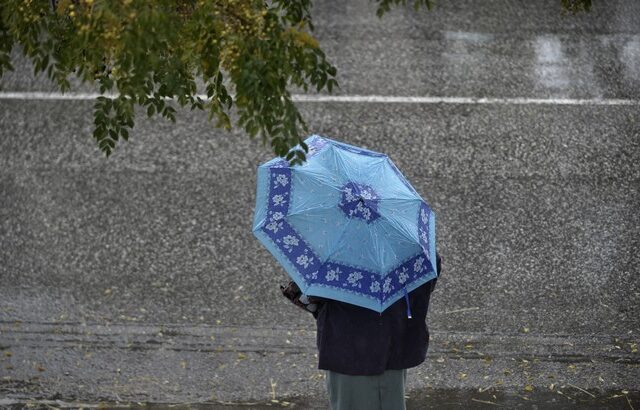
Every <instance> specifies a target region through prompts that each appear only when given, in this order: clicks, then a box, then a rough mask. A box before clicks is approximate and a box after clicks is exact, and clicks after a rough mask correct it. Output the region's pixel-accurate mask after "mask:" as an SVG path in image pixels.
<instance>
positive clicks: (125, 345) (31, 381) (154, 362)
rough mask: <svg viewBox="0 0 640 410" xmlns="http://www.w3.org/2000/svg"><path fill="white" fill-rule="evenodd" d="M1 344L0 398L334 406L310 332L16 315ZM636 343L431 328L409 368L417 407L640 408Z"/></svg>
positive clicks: (2, 326)
mask: <svg viewBox="0 0 640 410" xmlns="http://www.w3.org/2000/svg"><path fill="white" fill-rule="evenodd" d="M0 346H1V347H2V352H3V355H2V374H3V376H2V380H1V381H0V392H2V396H3V397H4V401H3V402H0V405H3V404H4V405H8V404H11V403H22V404H26V403H27V402H29V401H31V400H35V401H36V402H38V403H41V404H44V403H48V404H51V405H53V406H57V407H64V406H65V405H64V403H67V405H70V406H71V404H70V403H72V402H73V401H74V400H78V401H79V402H81V403H85V404H91V403H93V404H98V403H101V402H108V403H111V404H110V405H109V407H111V406H112V405H114V403H118V402H119V403H120V404H122V403H133V404H135V403H147V404H149V405H150V404H153V405H154V406H153V407H151V408H163V407H162V406H165V407H164V408H169V407H168V406H169V405H170V404H171V403H181V404H182V405H188V404H189V405H191V406H192V408H198V407H197V406H196V405H197V404H198V403H200V404H201V405H202V406H204V405H205V404H206V405H207V406H213V405H216V406H231V407H238V408H247V407H249V408H273V407H297V408H326V406H327V402H326V392H325V390H324V375H323V372H322V371H319V370H318V369H317V368H316V364H317V362H316V360H317V359H316V357H315V352H316V350H315V332H314V331H310V330H309V329H298V330H295V331H290V330H288V329H286V328H282V327H262V328H259V327H240V326H177V325H150V324H131V323H113V324H109V325H98V324H81V323H68V322H67V323H65V322H61V323H25V322H19V321H16V322H13V323H10V322H3V323H0ZM634 349H635V350H637V348H636V347H634V345H633V343H632V342H630V341H629V340H627V339H625V338H624V337H623V336H620V337H618V338H613V339H612V338H610V337H581V338H574V337H572V336H570V335H530V334H526V333H521V334H495V333H494V334H486V333H484V334H483V333H457V332H439V331H433V332H432V335H431V342H430V348H429V354H428V357H427V361H426V362H425V363H424V364H423V365H421V366H418V367H416V368H413V369H410V372H409V378H408V385H407V396H408V404H409V406H410V407H412V408H425V407H424V406H425V405H428V404H429V403H450V404H451V406H454V407H455V405H456V404H457V405H462V404H464V406H465V407H467V406H469V405H473V404H474V403H476V404H477V405H478V406H479V407H478V408H481V407H482V406H486V405H488V404H487V403H485V402H492V403H494V404H500V405H502V406H506V407H511V404H513V405H516V404H524V405H525V406H529V405H532V404H534V403H547V405H551V404H554V405H555V404H558V405H565V406H566V405H568V404H573V405H577V404H579V405H580V407H581V408H588V406H589V405H592V406H593V408H601V407H602V406H603V405H611V406H613V407H612V408H620V407H616V406H622V405H623V404H624V402H626V397H625V396H628V398H629V400H630V402H629V404H630V405H631V404H634V405H637V404H638V392H640V379H639V378H638V377H637V374H638V373H637V372H638V370H637V369H638V367H639V364H640V360H639V359H640V358H639V356H638V354H637V351H634ZM478 386H480V387H478ZM624 391H626V392H627V393H625V392H624ZM55 399H61V401H62V402H61V403H57V404H54V402H48V401H47V400H55ZM509 403H511V404H509ZM156 406H158V407H156ZM193 406H196V407H193ZM203 408H204V407H203ZM209 408H211V407H209ZM213 408H216V407H213ZM220 408H222V407H220ZM434 408H435V407H434ZM437 408H442V407H440V406H437ZM629 408H631V407H629Z"/></svg>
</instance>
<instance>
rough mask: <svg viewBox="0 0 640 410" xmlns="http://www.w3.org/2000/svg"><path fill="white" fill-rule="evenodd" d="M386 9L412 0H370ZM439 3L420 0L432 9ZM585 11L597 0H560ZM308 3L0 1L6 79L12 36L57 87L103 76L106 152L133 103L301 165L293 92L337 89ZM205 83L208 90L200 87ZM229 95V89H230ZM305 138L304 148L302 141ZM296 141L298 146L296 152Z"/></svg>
mask: <svg viewBox="0 0 640 410" xmlns="http://www.w3.org/2000/svg"><path fill="white" fill-rule="evenodd" d="M371 1H373V2H374V3H375V4H376V5H377V11H376V13H377V15H378V16H379V17H382V16H383V15H384V14H385V13H386V12H387V11H389V10H390V8H391V7H392V6H396V5H406V3H407V1H406V0H371ZM432 3H433V0H413V5H414V7H415V8H416V9H418V8H420V7H421V6H425V7H427V8H428V9H431V7H432V5H433V4H432ZM562 4H563V5H564V7H565V8H566V9H568V10H572V11H574V12H576V11H579V10H581V9H584V10H589V8H590V6H591V0H562ZM311 5H312V0H269V1H264V0H154V1H141V0H49V1H45V0H3V1H2V2H0V77H1V76H2V74H3V73H4V72H5V71H6V70H12V69H13V67H12V65H11V61H10V55H11V51H12V49H13V46H14V45H15V44H19V45H20V46H21V51H22V53H24V54H25V55H26V56H27V57H28V58H30V59H31V61H32V62H33V66H34V72H35V74H37V73H39V72H46V74H47V76H48V77H49V78H50V79H51V80H52V81H54V83H55V84H57V85H58V87H59V88H60V90H61V91H62V92H65V91H68V90H69V89H70V83H69V80H68V77H69V76H70V75H71V74H75V75H76V76H77V77H78V78H79V79H80V80H81V81H82V82H85V83H87V82H88V83H91V84H96V85H97V86H98V88H99V90H100V93H101V94H103V95H102V96H100V97H98V98H97V99H96V102H95V105H94V125H95V127H94V131H93V137H94V138H95V140H96V142H97V144H98V146H99V148H100V149H101V150H102V151H103V152H104V154H105V155H106V156H107V157H108V156H109V155H110V154H111V153H112V152H113V151H114V149H115V147H116V142H117V141H118V140H119V139H120V138H122V139H124V140H128V138H129V131H130V130H132V129H133V127H134V121H135V115H134V108H135V107H136V106H140V107H143V108H144V109H146V112H147V115H148V116H149V117H152V116H154V115H160V116H162V117H164V118H167V119H169V120H171V121H174V122H175V113H176V110H175V109H174V108H173V107H172V106H171V105H168V104H166V102H165V101H166V100H168V99H175V100H176V101H177V102H178V104H179V105H180V106H182V107H184V106H187V105H188V106H190V108H191V110H193V109H196V108H197V109H200V110H204V111H207V112H208V116H209V119H210V120H212V119H214V118H215V120H216V126H217V127H222V128H224V129H227V130H229V129H231V127H232V124H231V119H230V112H231V110H232V108H234V107H235V110H236V112H237V114H238V119H237V124H236V125H237V126H238V127H241V128H242V129H244V130H245V131H246V132H247V134H249V136H251V138H255V137H256V136H258V135H259V136H260V137H261V139H262V142H263V144H266V143H267V142H269V143H270V145H271V147H272V149H273V151H274V152H275V153H276V154H277V155H279V156H282V157H285V158H286V159H287V160H289V162H290V163H291V164H296V163H302V162H303V161H304V160H305V153H306V152H308V148H307V147H306V145H305V144H304V143H303V141H302V136H303V135H306V133H307V132H308V129H307V125H306V123H305V121H304V119H303V118H302V116H301V115H300V113H299V112H298V110H297V109H296V107H295V105H294V104H293V102H292V100H291V94H290V93H289V91H288V88H289V87H290V86H291V85H295V86H297V87H300V88H302V89H304V90H305V91H308V90H309V89H310V88H311V89H314V90H315V91H318V92H319V91H322V90H327V91H328V92H332V91H333V89H334V88H335V87H338V82H337V81H336V74H337V70H336V68H335V67H334V66H333V65H331V64H330V63H329V62H328V61H327V58H326V56H325V54H324V52H323V51H322V50H321V49H320V46H319V43H318V41H317V40H316V39H315V38H314V37H313V36H312V35H311V32H312V31H313V29H314V27H313V23H312V20H311V15H310V8H311ZM197 78H200V79H202V81H203V83H204V85H205V88H206V94H207V98H201V97H200V96H199V95H198V94H197V89H196V82H195V81H196V79H197ZM232 95H233V96H232ZM298 144H299V145H298ZM296 145H298V147H297V148H294V149H293V150H292V149H291V148H292V147H295V146H296Z"/></svg>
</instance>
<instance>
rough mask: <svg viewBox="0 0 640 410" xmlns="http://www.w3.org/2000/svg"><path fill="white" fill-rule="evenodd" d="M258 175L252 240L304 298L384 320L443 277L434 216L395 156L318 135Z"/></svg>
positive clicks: (267, 164)
mask: <svg viewBox="0 0 640 410" xmlns="http://www.w3.org/2000/svg"><path fill="white" fill-rule="evenodd" d="M305 143H306V144H307V145H308V147H309V152H308V154H307V161H306V162H305V163H304V164H303V165H295V166H293V167H290V166H289V164H288V162H287V161H286V160H284V159H282V158H280V157H277V158H274V159H272V160H270V161H268V162H266V163H264V164H262V165H260V166H259V167H258V175H257V181H258V187H257V195H256V207H255V213H254V220H253V233H254V235H255V236H256V237H257V238H258V239H259V240H260V242H261V243H262V244H263V245H264V246H265V247H266V248H267V249H268V250H269V251H270V252H271V253H272V254H273V255H274V256H275V257H276V259H277V260H278V261H279V262H280V263H281V264H282V266H283V267H284V268H285V270H286V271H287V273H288V274H289V276H291V278H292V279H293V280H294V281H295V282H296V283H297V284H298V286H299V287H300V289H301V290H302V292H303V293H304V294H306V295H310V296H320V297H325V298H329V299H335V300H339V301H342V302H347V303H351V304H354V305H358V306H363V307H366V308H369V309H373V310H375V311H377V312H382V311H384V310H385V309H386V308H387V307H389V306H390V305H391V304H393V303H394V302H395V301H397V300H398V299H400V298H402V297H403V296H405V295H406V293H407V292H410V291H412V290H413V289H415V288H417V287H418V286H420V285H422V284H424V283H425V282H427V281H429V280H431V279H433V278H435V277H436V246H435V214H434V213H433V211H432V210H431V208H430V207H429V205H428V204H427V203H426V202H425V201H424V200H423V199H422V197H421V196H420V195H419V194H418V193H417V192H416V190H415V189H414V188H413V187H412V186H411V184H409V182H408V181H407V180H406V178H405V177H404V176H403V175H402V174H401V173H400V171H399V170H398V168H397V167H396V166H395V164H394V163H393V162H392V161H391V160H390V159H389V157H388V156H386V155H384V154H382V153H378V152H374V151H370V150H367V149H364V148H358V147H355V146H353V145H349V144H345V143H342V142H338V141H335V140H332V139H329V138H326V137H321V136H318V135H312V136H310V137H308V138H307V139H306V140H305Z"/></svg>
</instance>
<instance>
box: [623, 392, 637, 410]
mask: <svg viewBox="0 0 640 410" xmlns="http://www.w3.org/2000/svg"><path fill="white" fill-rule="evenodd" d="M624 398H625V399H627V403H629V407H631V410H636V409H634V408H633V406H632V405H631V400H629V396H628V395H626V394H625V395H624Z"/></svg>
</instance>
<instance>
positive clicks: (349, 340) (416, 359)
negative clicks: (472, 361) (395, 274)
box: [314, 255, 441, 410]
mask: <svg viewBox="0 0 640 410" xmlns="http://www.w3.org/2000/svg"><path fill="white" fill-rule="evenodd" d="M437 265H438V277H439V275H440V272H441V266H440V257H439V255H438V264H437ZM437 279H438V278H434V279H432V280H431V281H429V282H426V283H424V284H423V285H421V286H419V287H418V288H416V289H414V290H413V291H411V292H409V293H408V294H407V297H406V298H402V299H400V300H398V301H397V302H395V303H394V304H393V305H391V306H390V307H389V308H387V309H386V310H384V311H383V312H382V313H378V312H375V311H373V310H371V309H367V308H364V307H360V306H355V305H352V304H349V303H344V302H339V301H336V300H332V299H317V300H318V301H319V302H320V303H319V308H318V311H317V312H316V314H314V316H315V317H316V321H317V347H318V368H319V369H322V370H326V371H327V389H328V392H329V399H330V402H331V408H332V409H333V410H345V409H349V410H356V409H376V408H377V409H384V410H391V409H396V408H398V409H404V384H405V379H406V369H408V368H411V367H415V366H418V365H419V364H421V363H422V362H424V360H425V358H426V354H427V349H428V344H429V330H428V326H427V323H426V317H427V312H428V308H429V301H430V297H431V293H432V292H433V289H434V288H435V285H436V282H437ZM407 300H408V302H409V304H408V306H407ZM408 308H409V309H408ZM408 316H411V318H409V317H408Z"/></svg>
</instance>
